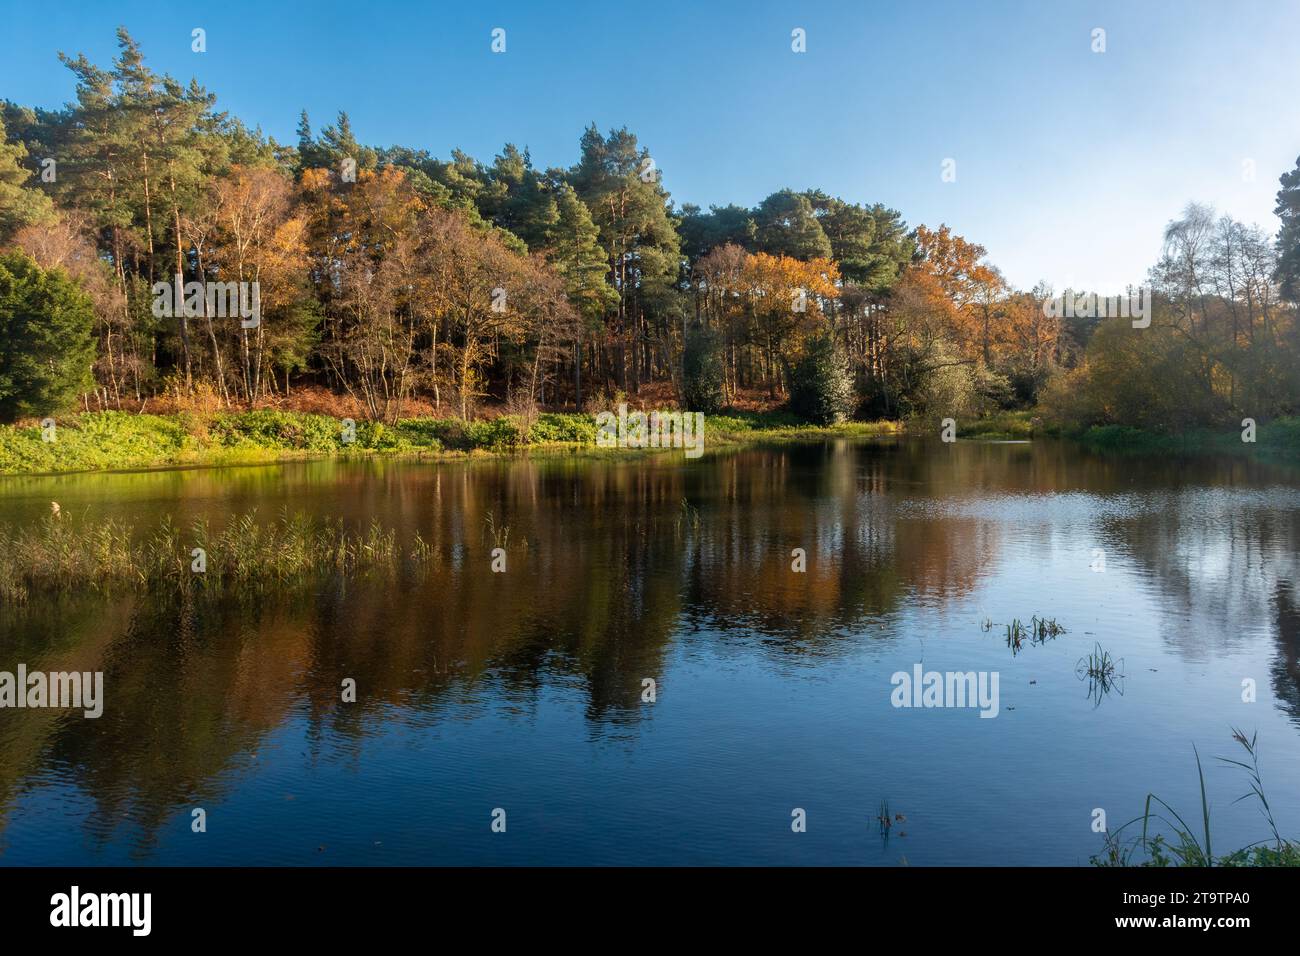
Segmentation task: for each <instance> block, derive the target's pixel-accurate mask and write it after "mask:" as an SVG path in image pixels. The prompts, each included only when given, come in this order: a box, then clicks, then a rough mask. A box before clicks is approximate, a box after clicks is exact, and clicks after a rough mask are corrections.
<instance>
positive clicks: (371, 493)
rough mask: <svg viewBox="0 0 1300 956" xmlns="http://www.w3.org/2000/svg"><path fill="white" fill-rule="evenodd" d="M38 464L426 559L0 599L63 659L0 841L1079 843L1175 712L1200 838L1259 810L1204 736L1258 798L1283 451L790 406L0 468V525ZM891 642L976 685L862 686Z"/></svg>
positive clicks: (152, 847) (913, 669) (21, 655)
mask: <svg viewBox="0 0 1300 956" xmlns="http://www.w3.org/2000/svg"><path fill="white" fill-rule="evenodd" d="M51 501H58V502H59V503H60V506H61V510H62V513H63V514H64V515H65V516H72V517H75V518H77V519H79V520H80V519H86V520H94V519H102V518H108V517H116V518H121V519H124V520H129V521H130V522H132V523H133V524H135V525H136V526H137V527H141V528H148V527H152V526H155V525H156V524H157V523H158V522H159V521H160V520H161V519H162V518H163V517H164V516H169V517H171V518H172V519H173V520H174V521H175V522H177V523H178V524H179V525H180V526H182V527H188V526H189V525H190V523H191V522H193V521H194V520H195V519H197V518H201V517H207V518H209V519H210V520H212V521H213V522H214V523H217V524H220V523H221V522H224V521H227V520H229V519H230V517H231V516H232V515H240V514H243V513H246V512H248V511H250V510H252V509H256V511H257V514H258V517H259V519H263V520H268V521H269V520H272V519H274V518H275V517H276V516H277V515H278V514H279V513H280V512H281V510H282V509H287V510H288V511H290V512H294V511H304V512H307V513H310V514H312V515H316V516H319V517H329V518H338V519H341V520H343V521H344V523H345V524H346V525H348V526H349V527H353V528H357V529H364V528H366V527H367V526H369V525H370V524H371V523H372V522H376V523H378V524H380V525H382V526H384V527H386V528H391V529H394V530H395V531H396V532H397V534H398V535H399V538H402V539H410V538H411V537H412V536H413V535H415V534H416V533H417V532H418V533H419V534H420V536H421V537H422V538H423V539H424V540H425V541H427V542H429V543H430V544H431V545H432V548H433V556H432V559H431V560H430V561H429V562H428V563H427V564H426V565H423V566H420V567H410V566H403V567H401V568H399V569H398V570H397V571H396V572H395V573H394V574H392V575H379V576H376V575H363V576H361V577H357V578H353V579H349V580H337V579H333V578H322V579H321V580H320V581H318V582H315V583H312V584H310V585H307V586H304V587H296V588H291V589H287V590H284V589H276V588H273V587H269V588H260V589H251V590H248V591H247V592H246V593H245V592H241V593H227V594H226V595H224V596H223V597H222V599H220V600H213V599H211V598H210V597H201V598H199V599H193V600H183V599H180V598H177V597H175V596H167V595H157V594H153V595H151V594H147V593H141V594H123V593H117V594H113V595H109V596H105V595H100V594H97V593H93V592H86V593H71V594H67V595H63V596H60V597H57V598H54V597H48V596H47V597H41V598H38V599H34V600H32V601H31V602H29V603H28V604H27V605H25V606H22V607H14V606H3V607H0V670H2V671H10V672H14V671H16V669H17V667H18V665H19V664H24V665H25V666H26V668H27V669H28V671H34V670H43V671H64V670H77V671H84V672H96V671H102V672H103V674H104V694H105V701H104V711H103V714H102V716H100V717H99V718H97V719H86V718H85V717H83V716H82V714H81V712H80V711H75V712H73V711H68V710H58V709H44V710H40V709H35V710H34V709H21V710H20V709H3V710H0V864H4V865H19V864H24V865H32V864H66V865H83V864H84V865H107V864H128V863H156V864H245V865H273V864H297V865H303V864H306V865H314V864H319V865H384V864H398V865H423V864H433V865H437V864H525V863H547V864H633V865H635V864H817V863H820V864H867V865H898V864H900V863H903V862H906V863H908V864H911V865H927V864H957V865H967V864H982V865H997V864H1031V865H1033V864H1050V865H1077V864H1082V865H1086V864H1087V863H1088V860H1089V857H1090V856H1091V855H1092V854H1094V853H1098V852H1100V851H1101V849H1102V838H1101V836H1100V835H1099V834H1098V833H1096V832H1094V829H1093V825H1094V819H1095V811H1096V810H1098V809H1101V810H1104V811H1105V813H1106V817H1107V820H1108V821H1109V824H1110V826H1111V827H1112V828H1114V827H1116V826H1118V825H1119V824H1120V823H1123V822H1125V821H1127V820H1129V819H1131V818H1133V817H1135V816H1137V815H1139V814H1140V813H1141V811H1142V805H1143V801H1144V799H1145V797H1146V795H1147V794H1148V793H1149V792H1155V793H1156V794H1158V795H1159V796H1160V797H1161V798H1163V799H1164V800H1166V801H1167V802H1168V803H1170V804H1171V805H1172V806H1173V807H1174V808H1176V809H1177V810H1178V811H1179V812H1180V813H1181V814H1182V815H1183V816H1184V817H1185V818H1186V819H1188V820H1189V821H1190V820H1196V821H1198V822H1199V820H1200V815H1199V810H1200V803H1199V800H1200V796H1199V794H1200V790H1199V783H1198V778H1197V769H1196V760H1195V755H1194V752H1193V745H1195V747H1196V748H1197V749H1198V750H1199V753H1200V755H1201V758H1202V762H1203V765H1204V768H1205V777H1206V784H1207V788H1208V791H1209V795H1210V800H1211V804H1212V821H1213V827H1214V832H1213V837H1214V843H1215V848H1216V850H1220V849H1222V850H1227V849H1229V848H1235V847H1240V846H1244V845H1246V844H1248V843H1252V842H1255V841H1258V840H1263V839H1266V838H1268V837H1269V830H1268V827H1267V822H1266V821H1265V820H1264V818H1263V816H1262V815H1261V813H1260V811H1259V808H1258V805H1257V804H1256V803H1254V802H1251V801H1243V802H1241V803H1237V804H1234V803H1233V801H1234V800H1235V799H1236V798H1237V797H1238V796H1240V795H1241V794H1243V793H1246V792H1248V790H1249V782H1248V780H1247V778H1246V776H1245V774H1244V773H1243V772H1242V771H1241V770H1240V769H1238V768H1235V767H1232V766H1229V765H1227V764H1224V763H1222V762H1220V761H1218V760H1215V759H1214V758H1215V757H1216V756H1226V757H1232V758H1234V759H1235V758H1240V757H1242V756H1244V754H1243V753H1242V751H1241V750H1240V748H1239V747H1238V746H1237V744H1236V743H1234V742H1233V740H1232V738H1231V728H1233V727H1239V728H1241V729H1242V730H1244V731H1245V732H1246V734H1247V735H1251V734H1254V733H1256V732H1258V741H1259V753H1260V767H1261V772H1262V774H1263V780H1264V787H1265V791H1266V793H1267V794H1268V797H1269V800H1270V802H1271V805H1272V808H1273V812H1274V815H1275V816H1276V818H1277V820H1278V823H1279V826H1280V828H1281V830H1282V831H1283V835H1284V836H1287V835H1289V836H1296V835H1300V559H1298V558H1297V553H1298V551H1300V548H1298V546H1300V472H1297V471H1296V470H1294V469H1289V468H1285V467H1282V466H1271V465H1266V464H1262V463H1259V462H1255V461H1252V460H1249V459H1247V458H1232V459H1215V458H1209V459H1189V460H1177V459H1172V458H1168V457H1162V458H1142V457H1128V456H1125V457H1103V456H1098V455H1094V454H1091V453H1088V452H1086V451H1084V450H1083V449H1081V448H1079V447H1078V446H1075V445H1071V444H1066V443H1055V442H1033V443H996V442H965V441H963V442H958V443H956V444H943V443H939V442H928V441H919V440H886V441H852V440H829V441H824V442H813V443H804V444H789V445H781V446H751V447H745V448H741V449H726V450H722V451H709V452H708V453H706V454H705V456H704V457H702V458H699V459H695V460H690V459H686V458H685V457H684V456H683V455H681V454H680V453H664V454H658V455H647V456H644V457H632V458H628V457H620V458H617V459H605V458H600V457H591V456H574V457H571V458H539V457H534V458H514V459H494V460H486V461H476V462H464V461H460V462H456V461H443V462H430V461H411V460H406V461H402V460H369V461H364V460H363V461H315V462H302V463H294V464H286V465H280V466H273V467H244V468H228V469H195V470H172V471H156V472H143V473H130V474H92V475H67V476H48V477H23V478H4V479H0V522H8V523H23V522H29V521H37V520H40V519H41V517H42V516H43V515H46V514H48V513H49V511H50V502H51ZM497 547H500V548H502V552H501V553H502V554H504V566H505V568H504V570H503V571H494V570H493V562H494V558H493V549H494V548H497ZM796 549H802V551H801V552H799V551H797V550H796ZM798 567H801V568H802V570H796V569H795V568H798ZM1034 618H1038V619H1039V620H1044V619H1046V620H1048V621H1052V622H1055V623H1056V624H1057V625H1059V627H1061V628H1064V632H1063V633H1057V634H1055V635H1054V636H1042V637H1041V638H1040V637H1036V636H1035V628H1034V624H1033V619H1034ZM1016 620H1019V621H1021V622H1023V624H1024V626H1025V627H1026V628H1029V631H1028V633H1027V635H1026V636H1024V637H1023V639H1021V638H1020V636H1019V632H1014V634H1013V637H1011V638H1008V634H1007V628H1008V626H1012V627H1014V624H1013V622H1014V621H1016ZM1096 652H1104V653H1106V654H1107V655H1109V658H1110V659H1111V660H1113V661H1114V663H1115V667H1114V669H1113V670H1112V671H1111V672H1110V673H1108V675H1107V676H1106V679H1104V680H1100V681H1099V680H1097V679H1094V678H1095V675H1094V677H1089V675H1088V673H1087V672H1086V671H1087V660H1086V658H1088V656H1089V655H1090V654H1093V653H1096ZM930 672H937V673H939V674H940V675H946V674H949V673H954V674H971V675H974V676H976V677H977V678H978V684H979V686H980V687H981V688H982V689H983V690H984V691H986V694H985V697H984V698H983V706H973V705H974V704H976V703H977V701H975V700H974V699H973V698H972V699H971V700H967V701H966V702H965V704H966V705H965V706H962V705H961V701H960V700H954V699H953V698H952V695H951V693H949V692H950V691H951V690H952V686H951V684H952V682H951V681H949V682H948V683H947V684H944V686H942V687H940V688H939V691H940V693H938V701H937V702H938V703H946V704H949V705H951V706H896V704H897V703H899V697H900V696H903V695H902V694H900V693H896V690H897V689H898V687H899V678H897V677H896V676H895V675H900V674H905V675H907V677H908V679H909V680H910V679H911V678H912V676H913V675H918V676H921V675H924V674H927V673H930ZM345 681H354V682H355V687H356V699H355V701H354V702H350V701H345V700H344V699H343V698H344V696H345V695H344V692H343V690H342V688H343V687H344V682H345ZM959 684H960V682H959ZM972 686H975V685H972ZM994 688H995V689H996V694H994V695H993V699H992V700H989V697H988V694H987V691H989V690H990V689H994ZM1252 690H1253V693H1252ZM905 702H906V703H921V702H922V696H921V690H920V688H919V687H918V688H917V689H916V691H915V698H913V696H912V692H911V691H909V692H908V694H907V695H906V701H905ZM930 703H935V701H934V700H931V701H930ZM986 718H992V719H986ZM884 806H887V807H888V812H887V815H888V817H889V820H890V826H889V827H887V828H886V827H883V826H882V825H881V823H880V820H879V818H880V817H881V815H882V807H884ZM196 809H202V811H203V814H202V818H203V821H204V829H202V831H201V832H196V831H195V826H196V825H197V824H196V820H197V818H196V816H195V815H194V811H195V810H196ZM501 811H504V812H503V813H502V812H501ZM797 811H802V813H798V812H797ZM494 822H496V823H497V826H495V827H494ZM502 823H504V832H498V831H500V830H501V829H502V825H501V824H502ZM799 831H802V832H799Z"/></svg>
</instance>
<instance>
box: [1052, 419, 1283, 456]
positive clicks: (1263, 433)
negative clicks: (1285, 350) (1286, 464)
mask: <svg viewBox="0 0 1300 956" xmlns="http://www.w3.org/2000/svg"><path fill="white" fill-rule="evenodd" d="M1065 435H1066V437H1068V438H1073V439H1076V440H1078V441H1079V442H1081V443H1082V444H1084V445H1086V446H1087V447H1089V448H1092V449H1094V450H1096V451H1109V452H1120V453H1134V454H1157V453H1166V454H1177V455H1196V454H1224V455H1241V454H1250V455H1258V456H1261V457H1265V458H1279V459H1291V460H1300V418H1277V419H1274V420H1273V421H1271V422H1266V423H1264V424H1261V425H1259V426H1258V427H1257V428H1256V432H1255V441H1254V442H1253V443H1252V442H1246V441H1243V440H1242V429H1240V428H1227V429H1210V428H1197V429H1190V430H1188V431H1184V432H1181V433H1178V434H1172V433H1164V432H1156V431H1148V430H1145V429H1141V428H1130V427H1128V426H1125V425H1097V426H1093V427H1092V428H1089V429H1087V430H1086V431H1083V432H1075V433H1068V432H1067V433H1065Z"/></svg>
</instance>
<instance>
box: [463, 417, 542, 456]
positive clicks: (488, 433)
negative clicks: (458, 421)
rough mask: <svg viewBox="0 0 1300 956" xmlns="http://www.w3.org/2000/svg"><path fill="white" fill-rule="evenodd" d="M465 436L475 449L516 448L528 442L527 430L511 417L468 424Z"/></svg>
mask: <svg viewBox="0 0 1300 956" xmlns="http://www.w3.org/2000/svg"><path fill="white" fill-rule="evenodd" d="M465 436H466V437H467V438H468V439H469V441H470V444H471V446H472V447H475V448H514V447H517V446H519V445H523V444H526V443H527V441H528V432H527V430H526V429H525V428H524V426H523V424H522V423H521V422H520V421H519V420H518V419H517V418H514V417H513V416H511V415H502V416H500V417H499V418H493V419H488V420H486V421H477V422H468V423H466V425H465Z"/></svg>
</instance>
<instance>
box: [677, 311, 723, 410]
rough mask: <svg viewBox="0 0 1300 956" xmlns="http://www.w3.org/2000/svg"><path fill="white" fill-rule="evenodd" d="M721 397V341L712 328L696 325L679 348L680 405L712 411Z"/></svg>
mask: <svg viewBox="0 0 1300 956" xmlns="http://www.w3.org/2000/svg"><path fill="white" fill-rule="evenodd" d="M723 400H724V396H723V368H722V345H721V343H720V342H719V340H718V336H717V333H715V332H713V331H712V330H711V329H697V330H695V331H694V332H692V333H691V334H690V335H688V336H687V338H686V347H685V349H684V350H683V352H682V402H683V407H684V408H685V409H686V410H687V411H692V412H704V413H705V414H706V415H712V414H713V413H714V412H716V411H718V409H720V408H722V403H723Z"/></svg>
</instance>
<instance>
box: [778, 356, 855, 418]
mask: <svg viewBox="0 0 1300 956" xmlns="http://www.w3.org/2000/svg"><path fill="white" fill-rule="evenodd" d="M854 404H855V400H854V395H853V377H852V376H851V375H850V374H849V367H848V363H847V362H845V360H844V356H843V355H842V354H841V353H840V350H839V348H838V346H836V344H835V339H834V338H833V337H831V336H829V335H821V336H817V337H816V338H814V339H813V340H812V341H811V342H809V343H808V346H807V351H806V352H805V353H804V356H803V358H802V359H800V360H799V364H798V365H796V366H795V367H794V371H793V373H792V374H791V376H790V409H791V411H793V412H794V413H795V414H796V415H800V416H802V417H803V418H805V419H807V420H808V421H810V422H813V423H814V424H817V425H838V424H839V423H840V422H842V421H844V420H845V419H847V418H848V417H849V415H850V414H851V413H852V411H853V406H854Z"/></svg>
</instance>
